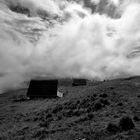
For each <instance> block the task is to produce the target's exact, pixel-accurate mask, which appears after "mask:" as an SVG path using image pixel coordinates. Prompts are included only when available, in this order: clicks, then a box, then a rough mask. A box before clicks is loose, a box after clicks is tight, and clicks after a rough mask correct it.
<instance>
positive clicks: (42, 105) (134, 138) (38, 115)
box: [0, 77, 140, 140]
mask: <svg viewBox="0 0 140 140" xmlns="http://www.w3.org/2000/svg"><path fill="white" fill-rule="evenodd" d="M59 90H60V91H63V92H65V93H66V94H65V96H64V97H63V98H55V99H35V100H26V98H25V97H26V89H20V90H16V91H9V92H7V93H5V94H2V95H0V139H2V140H6V139H9V140H102V139H104V140H139V139H140V77H133V78H126V79H117V80H110V81H104V82H98V83H95V82H89V83H88V85H87V86H79V87H71V82H70V81H69V80H65V81H61V82H60V85H59ZM126 124H127V125H126ZM126 126H127V127H126Z"/></svg>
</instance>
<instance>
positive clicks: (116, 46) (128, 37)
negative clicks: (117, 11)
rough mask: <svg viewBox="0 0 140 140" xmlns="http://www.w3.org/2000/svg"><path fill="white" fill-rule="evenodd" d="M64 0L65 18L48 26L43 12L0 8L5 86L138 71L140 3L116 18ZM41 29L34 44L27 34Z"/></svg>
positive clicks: (0, 70) (0, 85) (1, 81)
mask: <svg viewBox="0 0 140 140" xmlns="http://www.w3.org/2000/svg"><path fill="white" fill-rule="evenodd" d="M55 4H56V3H55ZM59 4H60V3H59ZM59 4H58V5H59ZM60 5H61V4H60ZM60 5H59V6H58V7H60V9H61V12H62V19H63V22H60V23H59V22H56V23H54V25H53V26H50V27H49V28H46V26H47V25H48V24H47V22H46V21H42V20H41V19H40V18H33V17H27V16H24V15H20V14H16V13H13V12H11V11H9V10H7V9H6V8H3V9H1V10H0V25H1V26H0V43H1V45H0V66H1V67H0V89H1V90H4V89H9V88H13V87H17V86H19V85H20V84H21V83H23V82H24V81H28V80H30V79H32V78H35V77H45V78H48V79H49V78H72V77H81V78H87V79H101V80H103V79H109V78H116V77H123V76H126V75H131V76H133V75H140V67H139V66H140V59H139V58H140V55H139V52H140V47H139V46H140V27H139V25H140V20H139V19H140V4H139V3H136V2H135V3H131V5H128V6H127V7H126V8H125V10H124V11H123V12H122V13H121V16H120V18H117V19H115V18H111V17H109V16H107V15H106V14H102V15H100V14H99V13H94V14H92V13H90V11H88V10H86V9H85V8H83V6H81V5H79V4H76V3H71V2H70V3H69V2H66V3H64V5H63V4H62V5H61V6H60ZM67 15H69V16H67ZM81 15H84V16H81ZM33 23H34V24H33ZM31 31H32V32H31ZM33 31H35V32H33ZM41 31H42V32H41ZM31 33H32V34H31ZM38 33H40V39H38V40H37V41H36V43H35V44H34V43H32V42H31V41H30V39H29V36H28V35H30V34H31V37H34V36H37V35H38Z"/></svg>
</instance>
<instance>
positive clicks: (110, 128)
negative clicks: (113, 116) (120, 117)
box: [106, 123, 119, 133]
mask: <svg viewBox="0 0 140 140" xmlns="http://www.w3.org/2000/svg"><path fill="white" fill-rule="evenodd" d="M106 129H107V131H108V132H110V133H117V132H118V131H119V127H118V126H117V125H116V124H113V123H109V124H108V126H107V128H106Z"/></svg>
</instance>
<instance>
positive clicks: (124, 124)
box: [119, 117, 135, 131]
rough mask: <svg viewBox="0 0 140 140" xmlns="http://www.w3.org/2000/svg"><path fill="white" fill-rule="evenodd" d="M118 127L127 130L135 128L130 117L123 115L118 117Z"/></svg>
mask: <svg viewBox="0 0 140 140" xmlns="http://www.w3.org/2000/svg"><path fill="white" fill-rule="evenodd" d="M119 127H120V129H121V131H128V130H131V129H133V128H135V125H134V123H133V121H132V119H131V118H130V117H123V118H121V119H120V122H119Z"/></svg>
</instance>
